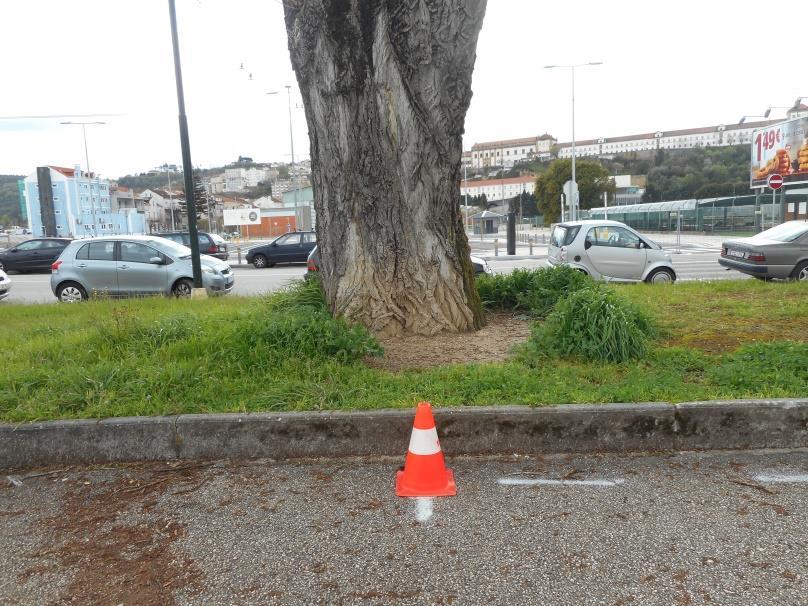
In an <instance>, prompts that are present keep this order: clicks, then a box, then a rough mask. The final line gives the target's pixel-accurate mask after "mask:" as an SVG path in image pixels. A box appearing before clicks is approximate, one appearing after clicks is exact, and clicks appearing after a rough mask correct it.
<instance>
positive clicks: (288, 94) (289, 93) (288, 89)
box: [267, 84, 311, 229]
mask: <svg viewBox="0 0 808 606" xmlns="http://www.w3.org/2000/svg"><path fill="white" fill-rule="evenodd" d="M284 88H286V100H287V105H288V107H289V146H290V148H291V152H292V180H293V181H294V184H295V217H296V220H297V219H298V218H302V217H303V215H302V213H301V211H300V209H299V204H300V197H299V196H300V173H299V171H298V170H297V165H296V164H295V136H294V131H293V129H292V86H291V85H289V84H287V85H286V86H285V87H284ZM267 94H268V95H277V94H278V91H276V90H275V91H270V92H268V93H267ZM307 207H308V205H307ZM309 215H311V212H309ZM306 224H307V225H308V221H306ZM297 228H298V229H300V225H298V226H297Z"/></svg>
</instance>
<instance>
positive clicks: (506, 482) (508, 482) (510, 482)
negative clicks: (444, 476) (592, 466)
mask: <svg viewBox="0 0 808 606" xmlns="http://www.w3.org/2000/svg"><path fill="white" fill-rule="evenodd" d="M623 482H625V480H622V479H617V480H551V479H548V478H500V479H499V480H497V484H501V485H502V486H601V487H603V486H619V485H620V484H622V483H623Z"/></svg>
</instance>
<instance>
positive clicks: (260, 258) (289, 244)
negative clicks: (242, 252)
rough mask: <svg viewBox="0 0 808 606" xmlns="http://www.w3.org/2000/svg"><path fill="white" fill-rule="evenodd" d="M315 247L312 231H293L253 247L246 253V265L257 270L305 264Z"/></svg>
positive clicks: (315, 238) (315, 235) (314, 234)
mask: <svg viewBox="0 0 808 606" xmlns="http://www.w3.org/2000/svg"><path fill="white" fill-rule="evenodd" d="M315 246H317V234H316V233H314V232H313V231H293V232H289V233H286V234H283V235H282V236H279V237H277V238H275V239H274V240H273V241H272V242H270V243H269V244H262V245H260V246H253V247H252V248H251V249H250V250H248V251H247V255H246V257H245V258H246V259H247V263H252V264H253V265H254V266H255V267H256V268H257V269H262V268H264V267H272V266H273V265H275V264H276V263H305V262H306V260H307V259H308V258H309V253H310V252H311V250H312V249H313V248H314V247H315Z"/></svg>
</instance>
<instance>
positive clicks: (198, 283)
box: [168, 0, 203, 294]
mask: <svg viewBox="0 0 808 606" xmlns="http://www.w3.org/2000/svg"><path fill="white" fill-rule="evenodd" d="M168 13H169V17H170V19H171V42H172V46H173V48H174V78H175V79H176V81H177V107H178V110H179V123H180V144H181V146H182V171H183V176H184V177H185V202H186V208H187V209H188V231H189V234H190V239H191V267H192V268H193V274H194V290H196V291H197V292H198V293H199V294H202V293H201V292H200V291H199V289H202V288H203V286H202V262H201V260H200V258H199V235H198V232H197V229H196V205H195V204H194V179H193V170H194V166H193V164H191V144H190V142H189V140H188V118H187V117H186V116H185V94H184V92H183V89H182V67H181V65H180V44H179V38H178V36H177V12H176V9H175V7H174V0H168ZM172 216H173V215H172Z"/></svg>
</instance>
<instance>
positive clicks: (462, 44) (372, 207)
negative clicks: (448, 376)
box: [284, 0, 486, 335]
mask: <svg viewBox="0 0 808 606" xmlns="http://www.w3.org/2000/svg"><path fill="white" fill-rule="evenodd" d="M485 4H486V0H284V9H285V14H286V29H287V32H288V35H289V50H290V52H291V57H292V64H293V66H294V68H295V72H296V73H297V80H298V83H299V85H300V90H301V93H302V95H303V102H304V105H305V109H306V118H307V120H308V126H309V139H310V141H311V159H312V178H313V186H314V205H315V209H316V211H317V238H318V243H319V247H320V257H321V271H322V274H323V284H324V288H325V293H326V298H327V300H328V303H329V305H330V306H331V309H332V311H333V312H334V313H335V314H336V315H343V316H345V317H347V318H349V319H351V320H355V321H359V322H361V323H363V324H364V325H365V326H367V327H368V328H370V329H371V330H373V331H375V332H378V333H382V334H427V335H431V334H435V333H437V332H440V331H442V330H450V331H465V330H471V329H477V328H479V327H480V326H481V325H482V324H483V318H482V312H481V308H480V301H479V297H478V295H477V291H476V289H475V286H474V275H473V269H472V266H471V262H470V259H469V245H468V239H467V238H466V232H465V230H464V227H463V222H462V216H461V213H460V207H459V201H460V189H459V182H460V158H461V154H462V140H461V136H462V133H463V121H464V119H465V115H466V110H467V109H468V105H469V101H470V100H471V73H472V70H473V68H474V60H475V48H476V45H477V35H478V33H479V31H480V27H481V25H482V20H483V15H484V13H485Z"/></svg>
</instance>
